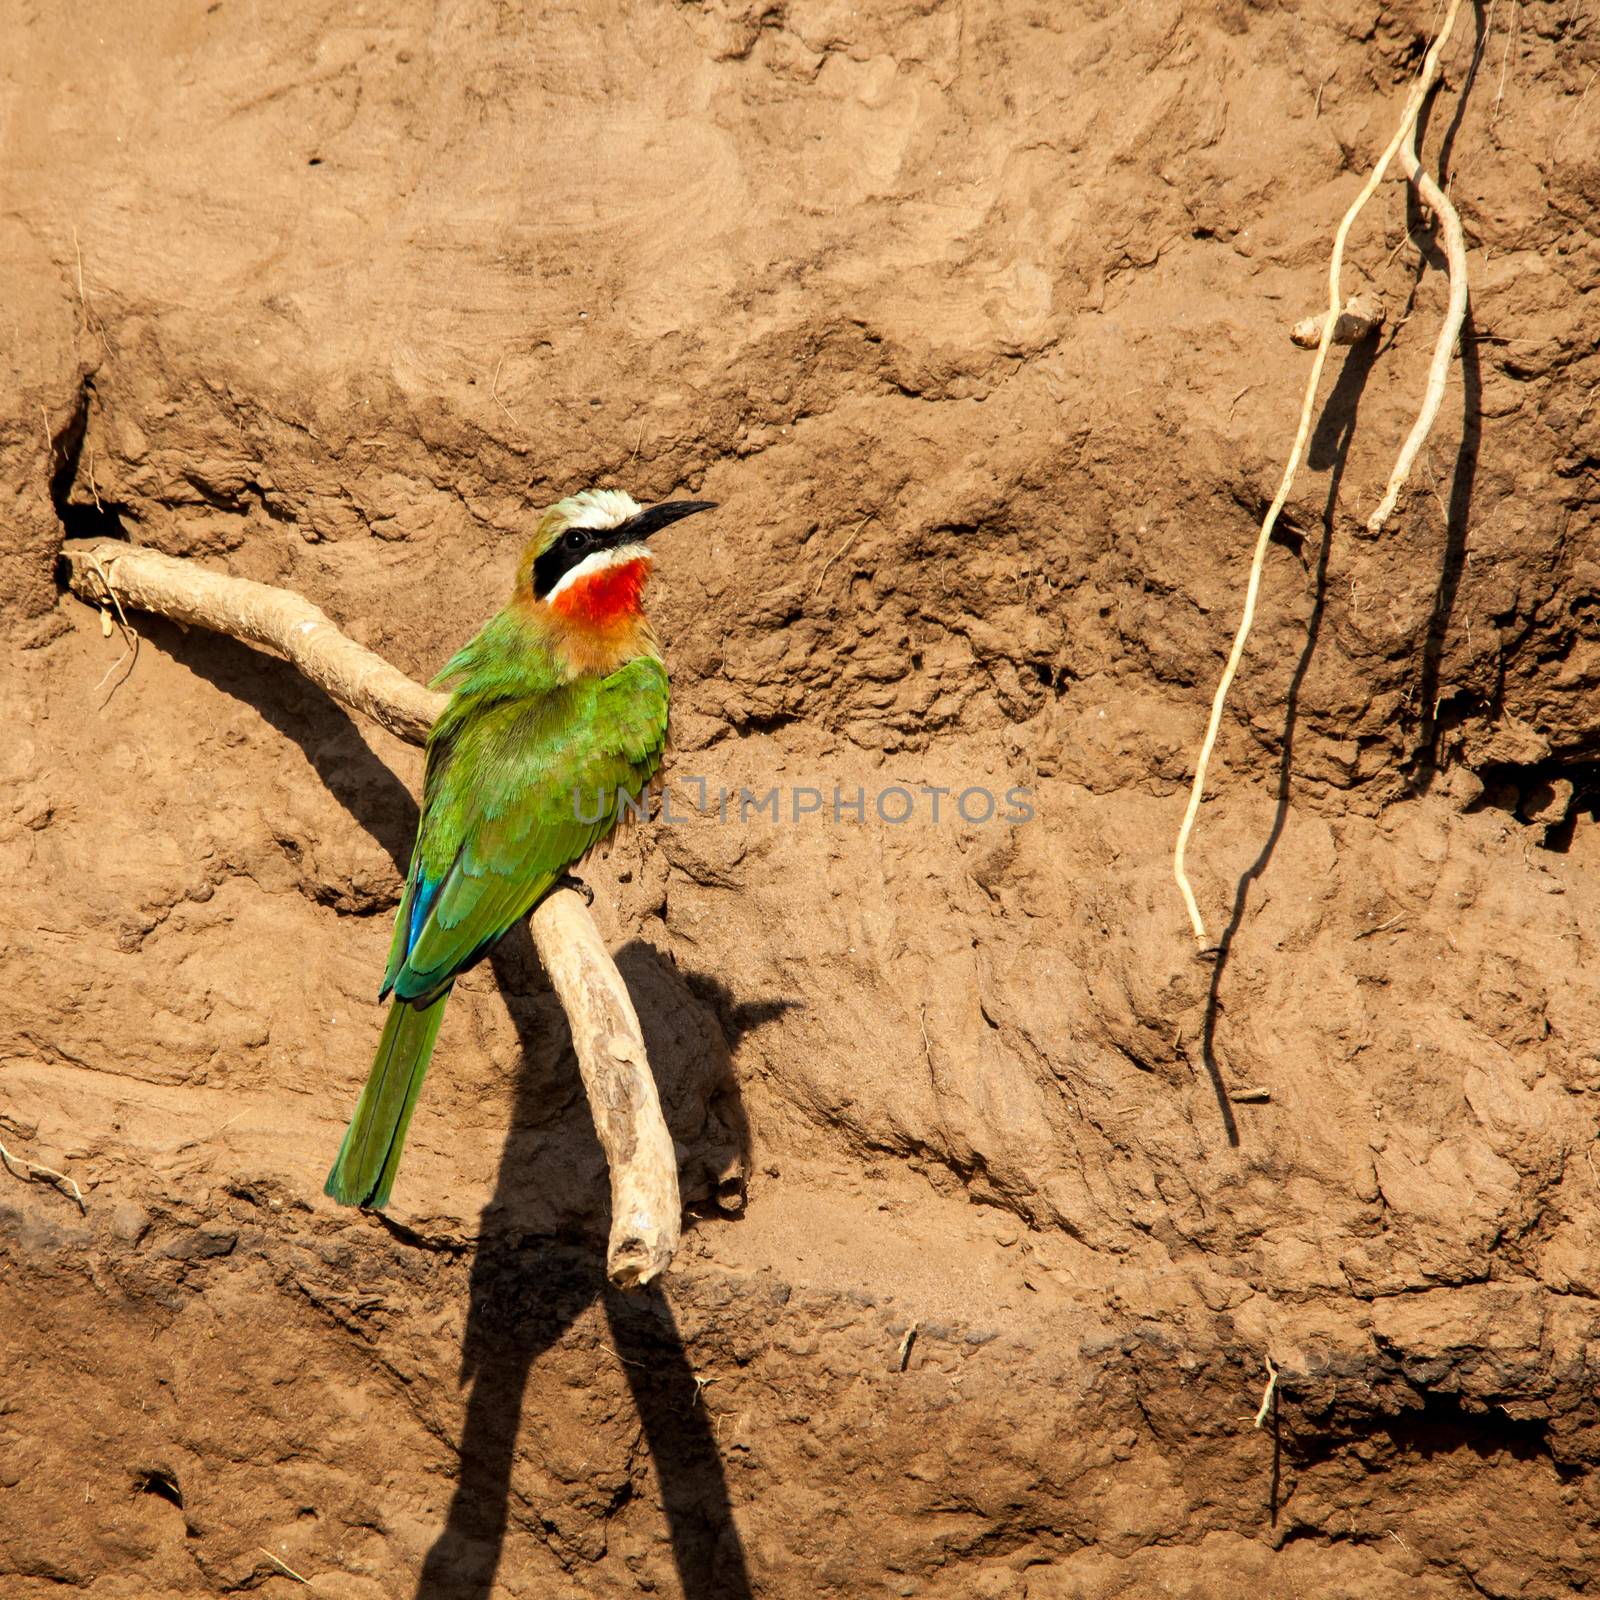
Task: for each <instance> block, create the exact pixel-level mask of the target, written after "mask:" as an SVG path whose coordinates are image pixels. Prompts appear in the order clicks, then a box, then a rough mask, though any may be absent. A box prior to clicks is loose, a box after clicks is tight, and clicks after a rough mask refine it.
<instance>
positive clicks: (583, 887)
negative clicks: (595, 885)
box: [555, 872, 594, 906]
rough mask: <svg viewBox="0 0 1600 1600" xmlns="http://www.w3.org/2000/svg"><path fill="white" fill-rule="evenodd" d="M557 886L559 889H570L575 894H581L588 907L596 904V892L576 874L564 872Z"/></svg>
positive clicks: (558, 879) (557, 881) (557, 880)
mask: <svg viewBox="0 0 1600 1600" xmlns="http://www.w3.org/2000/svg"><path fill="white" fill-rule="evenodd" d="M555 886H556V888H558V889H570V890H572V892H573V893H574V894H581V895H582V896H583V903H584V904H585V905H586V906H592V905H593V904H594V890H593V889H591V888H590V887H589V885H588V884H586V883H585V882H584V881H583V879H582V878H580V877H579V876H578V875H577V874H576V873H573V872H563V873H562V874H561V876H560V877H559V878H557V879H556V885H555Z"/></svg>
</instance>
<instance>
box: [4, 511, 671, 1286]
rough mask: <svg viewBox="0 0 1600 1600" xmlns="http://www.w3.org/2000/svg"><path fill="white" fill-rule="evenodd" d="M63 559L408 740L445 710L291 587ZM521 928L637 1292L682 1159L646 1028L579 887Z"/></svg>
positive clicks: (87, 576)
mask: <svg viewBox="0 0 1600 1600" xmlns="http://www.w3.org/2000/svg"><path fill="white" fill-rule="evenodd" d="M62 555H63V556H64V557H65V558H66V560H67V564H68V566H69V568H70V570H71V575H72V577H71V582H72V590H73V593H74V594H77V595H78V596H80V598H82V599H85V600H88V601H89V602H90V603H91V604H94V605H103V604H104V603H105V602H106V601H107V600H108V599H110V600H112V601H115V602H116V603H117V608H118V611H119V613H120V612H121V608H122V604H123V603H124V602H125V603H126V604H127V605H128V606H130V607H136V608H137V609H139V610H141V611H153V612H155V613H157V614H158V615H160V616H164V617H171V618H173V619H175V620H176V621H179V622H188V623H196V624H198V625H200V626H201V627H205V628H210V629H212V630H213V631H214V632H217V633H225V634H227V635H228V636H229V637H231V638H234V639H243V640H246V641H248V642H249V643H251V644H257V645H266V646H268V647H270V648H271V649H274V650H276V651H278V652H279V653H280V654H282V655H284V656H287V657H288V659H289V660H290V661H291V662H292V663H293V664H294V666H295V667H297V668H298V669H299V670H300V672H301V673H303V674H304V675H305V676H306V677H307V678H309V679H310V680H311V682H313V683H314V684H316V685H317V687H318V688H320V689H323V690H325V691H326V692H327V693H328V694H330V695H331V696H332V697H333V698H334V699H335V700H337V701H339V702H340V703H341V704H342V705H346V706H349V707H351V708H352V709H353V710H356V711H360V712H363V713H365V714H366V715H367V716H369V717H371V718H372V719H373V720H374V721H375V722H377V723H379V724H381V725H382V726H383V727H385V728H387V729H388V730H389V731H390V732H391V733H393V734H395V735H397V736H398V737H399V738H401V739H404V740H406V741H407V742H408V743H410V744H422V743H423V742H424V741H425V740H426V739H427V737H428V730H429V729H430V728H431V727H432V726H433V724H434V720H435V719H436V718H437V717H438V715H439V713H440V712H441V711H442V710H443V709H444V707H445V703H446V700H447V696H445V695H442V694H437V693H435V692H434V691H433V690H431V689H425V688H423V687H422V685H421V684H419V683H414V682H413V681H412V680H411V679H410V678H408V677H407V676H406V675H405V674H404V673H403V672H400V671H399V670H398V669H396V668H394V667H392V666H390V665H389V663H388V662H386V661H384V660H382V659H381V658H380V657H378V656H375V655H373V653H372V652H371V651H370V650H365V649H363V648H362V647H361V646H360V645H358V644H357V643H356V642H355V641H354V640H353V639H350V638H347V637H346V636H345V635H344V634H342V633H341V632H340V631H339V630H338V629H337V628H336V627H335V626H334V625H333V623H332V622H331V621H329V619H328V618H327V617H326V616H325V615H324V614H323V613H322V612H321V611H319V610H318V609H317V608H316V607H315V606H314V605H312V604H311V603H310V602H309V601H308V600H306V599H304V598H303V597H302V596H300V595H297V594H293V593H291V592H290V591H289V590H287V589H275V588H272V587H270V586H269V585H267V584H264V583H251V582H248V581H247V580H245V579H243V578H231V577H229V576H227V574H225V573H220V572H213V571H211V570H210V569H209V568H206V567H201V566H198V565H196V564H195V563H193V562H189V561H179V560H175V559H174V558H173V557H171V556H164V555H162V554H161V553H160V552H159V551H156V550H143V549H140V548H138V547H137V546H131V545H127V544H123V543H122V542H121V541H119V540H116V539H69V540H67V541H66V543H65V544H64V545H63V546H62ZM530 926H531V927H532V930H533V942H534V944H535V946H536V947H537V948H538V951H539V959H540V960H541V961H542V962H543V963H544V967H545V971H546V972H548V973H549V975H550V982H551V986H552V987H553V988H554V989H555V991H556V994H557V995H558V996H559V997H560V999H561V1003H562V1005H563V1006H564V1007H565V1008H566V1013H567V1017H568V1020H569V1021H570V1023H571V1025H572V1043H573V1048H574V1049H575V1050H576V1052H577V1056H578V1067H579V1070H580V1072H581V1074H582V1077H583V1086H584V1090H585V1092H586V1093H587V1095H588V1098H589V1108H590V1110H591V1111H592V1112H593V1114H594V1123H595V1131H596V1133H597V1134H598V1135H599V1138H600V1144H601V1147H602V1148H603V1149H604V1150H605V1153H606V1161H607V1163H608V1165H609V1167H610V1171H611V1241H610V1244H609V1247H608V1249H607V1253H606V1269H607V1271H608V1273H609V1274H610V1277H611V1281H612V1282H613V1283H615V1284H617V1285H618V1286H619V1287H620V1288H624V1289H631V1288H635V1287H637V1286H639V1285H642V1284H646V1283H648V1282H649V1281H650V1280H651V1279H652V1278H654V1277H655V1276H656V1275H657V1274H658V1273H660V1272H661V1271H663V1270H664V1269H665V1268H666V1267H667V1265H668V1264H669V1263H670V1262H671V1260H672V1257H673V1253H674V1252H675V1251H676V1250H677V1248H678V1238H679V1230H680V1227H681V1225H682V1207H681V1205H680V1203H679V1198H678V1157H677V1152H676V1150H675V1149H674V1148H673V1143H672V1135H671V1133H669V1132H668V1131H667V1124H666V1119H665V1118H664V1117H663V1116H662V1114H661V1098H660V1096H659V1094H658V1093H657V1092H656V1083H655V1078H654V1077H653V1076H652V1074H651V1072H650V1064H649V1060H648V1058H647V1057H646V1055H645V1048H644V1035H643V1033H642V1032H641V1030H640V1028H639V1018H638V1016H637V1015H636V1014H635V1012H634V1009H633V1004H632V1002H631V1001H630V1000H629V998H628V990H627V986H626V985H625V984H624V983H623V981H622V975H621V974H620V973H619V972H618V971H617V968H616V963H615V962H613V961H612V959H611V957H610V955H609V954H608V953H607V951H606V947H605V944H604V943H603V942H602V940H601V938H600V934H599V932H598V930H597V929H596V928H595V925H594V921H593V919H592V918H591V917H590V915H589V909H588V907H587V906H586V905H585V904H584V903H583V901H582V900H581V899H580V898H579V897H578V896H577V895H576V894H574V893H573V892H572V891H571V890H570V889H557V890H555V891H554V892H553V893H551V894H549V895H547V896H546V897H545V898H544V899H543V900H542V901H540V903H539V906H538V908H537V909H536V910H535V911H534V913H533V916H532V918H531V919H530ZM35 1170H38V1171H44V1170H46V1169H43V1168H37V1169H35ZM51 1176H52V1177H60V1174H54V1173H53V1174H51ZM64 1181H66V1182H68V1183H70V1182H71V1179H65V1180H64ZM74 1188H76V1185H74ZM78 1198H79V1202H80V1204H81V1203H82V1202H81V1196H80V1197H78Z"/></svg>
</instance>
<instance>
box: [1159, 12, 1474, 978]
mask: <svg viewBox="0 0 1600 1600" xmlns="http://www.w3.org/2000/svg"><path fill="white" fill-rule="evenodd" d="M1460 9H1461V0H1450V7H1449V10H1447V11H1446V12H1445V16H1444V22H1443V23H1442V24H1441V25H1440V28H1439V33H1438V36H1437V37H1436V38H1435V39H1434V41H1433V44H1432V45H1431V46H1430V47H1429V49H1428V53H1427V55H1426V56H1425V57H1424V58H1423V62H1422V70H1421V72H1420V73H1418V75H1417V81H1416V82H1415V83H1414V84H1413V85H1412V87H1411V93H1410V95H1409V96H1408V97H1407V99H1406V104H1405V110H1404V111H1403V112H1402V113H1401V116H1400V126H1399V127H1398V128H1397V129H1396V130H1395V134H1394V137H1393V138H1392V139H1391V140H1390V141H1389V145H1388V148H1387V149H1386V150H1385V151H1384V152H1383V154H1382V155H1381V156H1379V158H1378V162H1377V165H1376V166H1375V167H1373V169H1372V171H1371V173H1370V174H1369V175H1368V177H1367V181H1366V182H1365V183H1364V184H1362V186H1361V190H1360V192H1359V193H1358V194H1357V195H1356V197H1355V199H1354V200H1353V201H1351V203H1350V208H1349V210H1348V211H1346V212H1345V214H1344V217H1343V219H1342V220H1341V222H1340V223H1339V227H1338V230H1337V231H1336V232H1335V234H1334V236H1333V252H1332V254H1331V256H1330V257H1329V260H1328V309H1327V311H1326V312H1325V313H1324V314H1323V318H1322V337H1321V338H1320V339H1319V340H1318V342H1317V354H1316V359H1315V360H1314V361H1313V362H1312V364H1311V375H1310V376H1309V377H1308V378H1307V379H1306V392H1305V399H1304V400H1303V401H1302V402H1301V406H1300V424H1299V427H1298V428H1296V430H1295V436H1294V446H1293V448H1292V449H1291V450H1290V451H1289V460H1288V464H1287V465H1286V466H1285V467H1284V469H1283V478H1282V480H1281V481H1280V482H1279V484H1278V492H1277V493H1276V494H1275V495H1274V496H1273V497H1272V504H1271V505H1270V506H1268V507H1267V514H1266V516H1265V517H1263V518H1262V520H1261V531H1260V532H1259V533H1258V534H1257V535H1256V547H1255V553H1254V555H1252V557H1251V559H1250V577H1249V581H1248V583H1247V584H1246V585H1245V593H1244V611H1243V613H1242V614H1241V616H1240V618H1239V628H1238V631H1237V633H1235V634H1234V638H1233V648H1232V649H1231V650H1230V651H1229V652H1228V660H1227V664H1226V665H1225V666H1224V667H1223V669H1222V678H1221V680H1220V681H1219V682H1218V684H1217V692H1216V695H1215V696H1214V697H1213V699H1212V701H1211V716H1210V718H1209V720H1208V721H1207V723H1206V735H1205V738H1204V740H1203V741H1202V742H1201V745H1200V756H1199V759H1198V760H1197V761H1196V762H1195V768H1194V784H1193V786H1192V787H1191V788H1190V790H1189V804H1188V806H1187V807H1186V808H1185V810H1184V813H1183V823H1182V825H1181V826H1180V827H1179V829H1178V841H1177V843H1176V845H1174V846H1173V851H1172V876H1173V878H1174V879H1175V880H1176V882H1177V885H1178V889H1179V892H1180V893H1181V894H1182V895H1183V903H1184V905H1185V907H1186V908H1187V909H1188V912H1189V924H1190V926H1191V927H1192V928H1193V930H1194V936H1195V941H1196V943H1198V944H1199V945H1200V947H1201V950H1202V951H1204V950H1205V948H1206V925H1205V920H1204V918H1202V917H1201V915H1200V907H1199V905H1198V903H1197V902H1196V900H1195V897H1194V889H1193V888H1192V887H1191V885H1190V883H1189V874H1188V872H1187V871H1186V870H1185V867H1184V854H1185V852H1186V851H1187V849H1188V847H1189V835H1190V833H1191V832H1192V831H1193V830H1194V823H1195V818H1196V817H1197V816H1198V815H1199V812H1200V800H1201V797H1202V795H1203V794H1204V793H1205V786H1206V768H1207V767H1208V766H1209V765H1210V764H1211V752H1212V750H1213V749H1214V748H1215V747H1216V743H1217V733H1218V731H1219V730H1220V729H1221V727H1222V712H1223V708H1224V706H1226V704H1227V702H1228V690H1229V689H1230V688H1231V687H1232V686H1233V679H1234V675H1235V674H1236V673H1237V672H1238V670H1239V663H1240V661H1241V660H1242V659H1243V658H1244V646H1245V641H1246V640H1247V639H1248V638H1249V637H1250V624H1251V622H1252V621H1253V620H1254V618H1255V613H1256V598H1257V596H1258V595H1259V594H1260V592H1261V570H1262V567H1263V566H1264V565H1265V563H1266V559H1267V547H1268V545H1270V544H1271V542H1272V530H1273V528H1274V527H1276V525H1277V521H1278V513H1279V512H1281V511H1282V510H1283V506H1284V502H1285V501H1286V500H1287V499H1288V498H1289V490H1290V488H1291V487H1292V486H1293V484H1294V477H1295V473H1296V472H1298V471H1299V468H1300V458H1301V456H1302V454H1303V453H1304V451H1305V447H1306V440H1307V439H1308V438H1309V437H1310V436H1311V418H1312V415H1313V413H1314V412H1315V409H1316V402H1317V385H1318V384H1319V383H1320V382H1321V381H1322V369H1323V367H1324V366H1325V365H1326V363H1327V360H1328V351H1329V349H1330V348H1331V346H1332V344H1333V336H1334V330H1335V329H1336V328H1337V327H1338V325H1339V307H1340V304H1341V302H1342V298H1343V297H1342V295H1341V293H1340V288H1339V274H1340V269H1341V267H1342V266H1343V264H1344V245H1345V240H1346V239H1347V238H1349V236H1350V229H1351V227H1352V226H1354V224H1355V220H1356V217H1357V216H1358V215H1359V214H1360V212H1361V209H1362V207H1363V206H1365V205H1366V203H1367V201H1368V200H1370V199H1371V198H1372V196H1373V194H1374V193H1375V192H1376V191H1377V188H1378V185H1379V184H1380V183H1382V182H1383V175H1384V173H1386V172H1387V171H1388V170H1389V163H1390V162H1391V161H1393V160H1394V158H1395V155H1396V153H1397V152H1398V151H1399V150H1400V149H1401V147H1402V146H1403V145H1405V144H1406V143H1407V142H1408V141H1409V140H1410V138H1411V134H1412V129H1413V128H1414V127H1415V126H1416V122H1417V116H1418V114H1419V113H1420V112H1421V110H1422V103H1423V101H1424V100H1426V99H1427V97H1428V91H1429V90H1430V89H1431V88H1432V87H1433V80H1434V78H1435V76H1436V75H1437V74H1438V71H1439V56H1440V53H1441V52H1442V51H1443V49H1444V46H1445V42H1446V40H1448V39H1449V37H1450V30H1451V29H1452V28H1454V27H1455V22H1456V13H1457V11H1459V10H1460Z"/></svg>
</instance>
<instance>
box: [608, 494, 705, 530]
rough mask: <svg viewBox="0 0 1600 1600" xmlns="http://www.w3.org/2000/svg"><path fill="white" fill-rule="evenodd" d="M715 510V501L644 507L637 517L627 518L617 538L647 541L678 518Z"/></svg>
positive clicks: (665, 502) (667, 502)
mask: <svg viewBox="0 0 1600 1600" xmlns="http://www.w3.org/2000/svg"><path fill="white" fill-rule="evenodd" d="M716 509H717V503H716V501H715V500H667V501H664V502H663V503H662V504H661V505H658V506H646V507H645V508H644V510H643V511H641V512H640V513H639V514H638V516H636V517H629V518H628V520H627V521H626V522H625V523H623V524H622V526H621V527H620V528H618V529H617V533H618V535H619V536H620V535H623V534H626V535H627V538H628V539H648V538H649V537H650V535H651V534H652V533H660V531H661V530H662V529H663V528H664V527H666V526H667V524H668V523H670V522H676V521H677V520H678V518H679V517H692V516H693V515H694V514H695V512H697V511H715V510H716Z"/></svg>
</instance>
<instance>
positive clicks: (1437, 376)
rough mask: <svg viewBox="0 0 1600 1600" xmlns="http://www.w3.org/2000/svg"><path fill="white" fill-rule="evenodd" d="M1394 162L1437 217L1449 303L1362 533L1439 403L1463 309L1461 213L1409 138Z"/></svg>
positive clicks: (1379, 513)
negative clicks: (1384, 484) (1418, 403)
mask: <svg viewBox="0 0 1600 1600" xmlns="http://www.w3.org/2000/svg"><path fill="white" fill-rule="evenodd" d="M1400 165H1401V166H1402V167H1403V168H1404V169H1405V174H1406V176H1407V177H1408V178H1409V179H1410V180H1411V182H1412V183H1413V184H1414V185H1415V186H1416V190H1417V193H1418V194H1420V195H1421V196H1422V198H1423V201H1424V202H1425V203H1426V204H1427V205H1428V206H1429V207H1430V208H1431V209H1432V211H1433V214H1434V216H1436V217H1437V218H1438V219H1439V232H1440V233H1441V234H1442V235H1443V236H1444V253H1445V259H1446V260H1447V261H1448V262H1449V265H1450V303H1449V304H1448V305H1447V306H1446V307H1445V313H1444V323H1443V325H1442V326H1441V327H1440V329H1439V338H1438V340H1437V342H1436V343H1435V344H1434V347H1433V362H1432V364H1431V365H1430V366H1429V368H1428V387H1427V388H1426V390H1424V391H1423V397H1422V409H1421V410H1420V411H1419V412H1418V413H1417V420H1416V421H1415V422H1414V423H1413V424H1412V426H1411V432H1410V433H1409V434H1408V435H1407V436H1406V442H1405V443H1404V444H1403V445H1401V447H1400V455H1399V458H1398V459H1397V460H1396V462H1395V464H1394V471H1393V472H1391V473H1390V474H1389V486H1388V488H1387V489H1385V490H1384V491H1383V499H1382V500H1381V501H1379V503H1378V509H1377V510H1376V511H1374V512H1373V513H1372V515H1371V516H1370V517H1368V518H1367V532H1368V533H1382V532H1383V525H1384V523H1386V522H1387V521H1388V520H1389V517H1390V514H1391V513H1392V512H1393V511H1394V507H1395V502H1396V501H1397V500H1398V499H1399V498H1400V491H1401V490H1402V489H1403V488H1405V485H1406V479H1407V478H1409V477H1410V476H1411V468H1412V466H1413V465H1414V464H1415V462H1416V459H1417V452H1418V451H1419V450H1421V448H1422V446H1423V444H1424V443H1425V442H1426V440H1427V437H1428V435H1429V433H1431V432H1432V431H1433V425H1434V422H1435V421H1436V420H1437V419H1438V416H1439V407H1440V406H1441V405H1443V404H1444V390H1445V385H1446V383H1448V382H1449V379H1450V357H1451V356H1452V355H1453V354H1454V353H1455V348H1456V340H1457V339H1459V338H1460V337H1461V324H1462V321H1463V320H1464V319H1465V317H1466V314H1467V241H1466V239H1465V238H1464V237H1463V236H1462V232H1461V218H1460V217H1459V216H1458V215H1457V214H1456V208H1455V207H1454V206H1453V205H1452V204H1451V203H1450V197H1449V196H1448V195H1447V194H1446V193H1445V192H1444V190H1442V189H1441V188H1440V187H1439V185H1438V184H1437V183H1435V182H1434V181H1433V177H1432V175H1431V174H1430V173H1429V172H1428V171H1427V170H1426V169H1425V168H1424V167H1423V165H1422V163H1421V161H1420V160H1418V158H1417V148H1416V141H1415V138H1414V137H1413V138H1411V139H1407V140H1406V142H1405V143H1404V144H1403V145H1401V147H1400Z"/></svg>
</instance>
